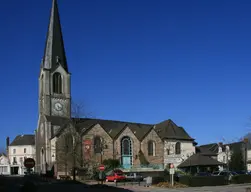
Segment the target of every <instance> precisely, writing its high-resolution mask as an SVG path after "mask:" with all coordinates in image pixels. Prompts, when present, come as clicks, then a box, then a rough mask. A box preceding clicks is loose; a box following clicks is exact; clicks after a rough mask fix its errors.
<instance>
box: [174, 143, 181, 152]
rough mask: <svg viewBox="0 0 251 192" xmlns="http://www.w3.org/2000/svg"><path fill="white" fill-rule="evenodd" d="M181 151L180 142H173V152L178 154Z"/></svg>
mask: <svg viewBox="0 0 251 192" xmlns="http://www.w3.org/2000/svg"><path fill="white" fill-rule="evenodd" d="M180 153H181V146H180V142H177V143H176V144H175V154H176V155H178V154H180Z"/></svg>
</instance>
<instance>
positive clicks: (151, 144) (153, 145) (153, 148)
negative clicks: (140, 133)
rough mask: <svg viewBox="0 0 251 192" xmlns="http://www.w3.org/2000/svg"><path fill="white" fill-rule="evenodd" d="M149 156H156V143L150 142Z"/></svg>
mask: <svg viewBox="0 0 251 192" xmlns="http://www.w3.org/2000/svg"><path fill="white" fill-rule="evenodd" d="M148 156H155V143H154V141H148Z"/></svg>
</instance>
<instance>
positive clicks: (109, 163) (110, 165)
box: [103, 159, 120, 170]
mask: <svg viewBox="0 0 251 192" xmlns="http://www.w3.org/2000/svg"><path fill="white" fill-rule="evenodd" d="M103 164H104V165H105V169H106V170H111V169H112V170H113V169H115V168H118V167H119V166H120V161H119V160H118V159H105V160H104V161H103Z"/></svg>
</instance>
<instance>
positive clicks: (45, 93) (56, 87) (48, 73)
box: [39, 0, 71, 117]
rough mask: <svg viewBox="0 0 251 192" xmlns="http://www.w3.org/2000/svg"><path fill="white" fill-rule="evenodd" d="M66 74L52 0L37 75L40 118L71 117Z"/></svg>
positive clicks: (58, 24)
mask: <svg viewBox="0 0 251 192" xmlns="http://www.w3.org/2000/svg"><path fill="white" fill-rule="evenodd" d="M70 80H71V75H70V73H69V71H68V65H67V59H66V54H65V48H64V41H63V35H62V29H61V24H60V18H59V11H58V4H57V0H53V2H52V9H51V14H50V20H49V27H48V32H47V38H46V45H45V51H44V56H43V59H42V62H41V66H40V75H39V114H40V115H47V116H60V117H71V83H70Z"/></svg>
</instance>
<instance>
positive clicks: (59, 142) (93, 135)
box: [35, 0, 195, 174]
mask: <svg viewBox="0 0 251 192" xmlns="http://www.w3.org/2000/svg"><path fill="white" fill-rule="evenodd" d="M71 105H72V103H71V73H70V72H69V68H68V61H67V59H66V53H65V48H64V42H63V36H62V30H61V24H60V19H59V11H58V4H57V1H56V0H53V2H52V9H51V15H50V21H49V28H48V33H47V39H46V47H45V52H44V56H43V59H42V62H41V65H40V74H39V118H38V127H37V129H36V133H35V142H36V152H37V153H36V163H37V167H36V171H37V172H42V173H46V172H48V171H53V172H54V173H55V174H60V172H64V173H62V174H65V172H68V170H67V169H69V168H70V167H71V164H70V163H71V162H68V160H65V159H66V158H67V157H68V153H67V152H68V151H69V150H70V149H69V148H70V144H71V143H72V139H73V138H72V137H71V135H70V136H69V137H68V138H67V140H68V141H65V143H66V144H64V141H63V140H66V137H65V134H64V133H65V128H67V127H73V128H74V129H76V131H77V132H78V133H79V134H80V135H81V138H80V140H81V145H80V147H79V151H78V154H79V155H80V156H81V159H82V160H83V161H89V162H90V161H94V162H95V163H97V164H100V163H102V160H104V159H108V158H112V159H118V160H119V161H120V162H121V165H122V168H123V169H124V170H132V169H133V170H163V169H164V168H165V166H167V165H168V164H170V163H173V164H174V165H175V166H177V165H178V164H180V163H181V162H182V161H184V160H185V159H186V158H188V157H189V156H191V155H192V154H194V153H195V142H194V139H193V138H192V137H191V136H190V135H189V134H188V133H187V132H186V130H185V129H184V128H183V127H181V126H179V125H177V124H176V123H174V122H173V121H172V120H170V119H168V120H164V121H162V122H158V123H153V124H145V123H138V122H125V121H115V120H103V119H90V118H73V117H72V114H71ZM60 162H62V163H60ZM82 163H83V162H82Z"/></svg>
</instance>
